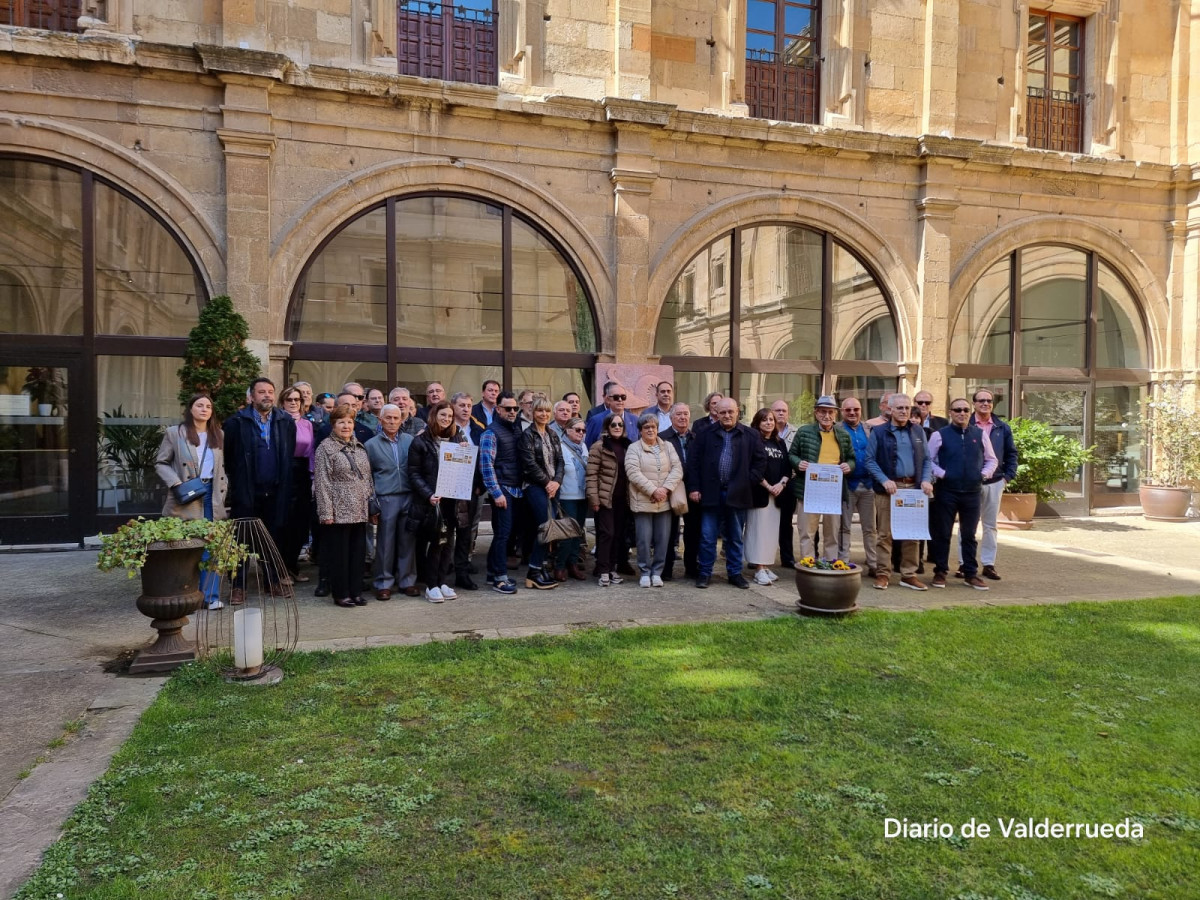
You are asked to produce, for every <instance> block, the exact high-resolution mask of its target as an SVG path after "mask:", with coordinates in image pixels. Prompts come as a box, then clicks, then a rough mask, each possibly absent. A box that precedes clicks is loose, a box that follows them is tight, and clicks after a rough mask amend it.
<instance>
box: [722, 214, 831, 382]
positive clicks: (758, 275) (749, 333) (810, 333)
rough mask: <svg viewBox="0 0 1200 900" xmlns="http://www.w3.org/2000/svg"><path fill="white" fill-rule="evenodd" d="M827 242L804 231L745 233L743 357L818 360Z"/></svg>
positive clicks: (771, 228)
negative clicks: (824, 251) (825, 246)
mask: <svg viewBox="0 0 1200 900" xmlns="http://www.w3.org/2000/svg"><path fill="white" fill-rule="evenodd" d="M823 244H824V238H823V237H822V235H820V234H818V233H817V232H815V231H809V230H808V229H806V228H792V227H788V226H784V225H764V226H761V227H759V228H746V229H744V230H743V231H742V239H741V251H742V278H741V298H740V303H741V319H742V322H741V339H742V355H743V356H747V357H754V358H756V359H819V358H820V356H821V269H822V256H823V254H822V247H823Z"/></svg>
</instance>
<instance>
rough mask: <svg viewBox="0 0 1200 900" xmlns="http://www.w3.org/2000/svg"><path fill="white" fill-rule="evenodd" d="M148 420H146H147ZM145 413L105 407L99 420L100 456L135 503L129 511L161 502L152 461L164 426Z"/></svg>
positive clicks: (151, 508)
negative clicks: (154, 422) (110, 467)
mask: <svg viewBox="0 0 1200 900" xmlns="http://www.w3.org/2000/svg"><path fill="white" fill-rule="evenodd" d="M147 420H149V421H147ZM153 421H154V420H153V419H151V418H150V417H149V416H146V415H137V414H135V413H126V412H125V410H124V408H123V406H118V407H116V408H115V409H111V410H106V411H105V412H104V415H103V416H102V417H101V419H100V421H99V429H98V433H99V436H100V447H99V455H100V459H101V460H102V461H104V462H106V463H108V464H109V465H110V466H112V467H113V469H114V470H115V471H116V473H117V475H118V479H119V482H120V484H121V485H122V486H123V487H124V488H125V489H127V490H128V491H129V499H130V500H132V501H133V503H134V504H135V505H134V507H133V509H131V510H129V511H130V512H153V511H156V510H157V509H159V508H160V507H161V506H162V494H161V491H162V484H161V482H160V481H159V479H158V476H157V475H156V474H155V472H154V461H155V460H156V459H157V458H158V448H159V445H160V444H161V443H162V435H163V429H162V426H161V425H155V424H152V423H153Z"/></svg>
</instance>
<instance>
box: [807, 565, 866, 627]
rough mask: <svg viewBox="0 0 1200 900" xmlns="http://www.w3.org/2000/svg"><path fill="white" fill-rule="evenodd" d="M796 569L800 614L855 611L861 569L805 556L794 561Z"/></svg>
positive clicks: (823, 614)
mask: <svg viewBox="0 0 1200 900" xmlns="http://www.w3.org/2000/svg"><path fill="white" fill-rule="evenodd" d="M795 571H796V590H797V591H798V592H799V593H800V599H799V600H798V601H796V606H797V607H798V608H799V610H800V613H801V615H806V616H845V615H849V614H850V613H852V612H856V611H857V610H858V590H859V588H860V587H862V570H861V569H860V568H859V567H858V566H856V565H854V563H844V562H842V561H841V560H840V559H838V560H834V561H833V562H830V561H829V560H827V559H815V558H813V557H811V556H806V557H804V559H801V560H797V562H796V570H795Z"/></svg>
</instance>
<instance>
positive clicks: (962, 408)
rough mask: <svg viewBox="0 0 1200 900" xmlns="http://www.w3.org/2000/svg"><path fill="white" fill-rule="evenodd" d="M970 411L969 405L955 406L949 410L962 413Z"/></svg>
mask: <svg viewBox="0 0 1200 900" xmlns="http://www.w3.org/2000/svg"><path fill="white" fill-rule="evenodd" d="M970 411H971V407H969V406H956V407H954V408H953V409H952V410H950V412H957V413H964V412H970Z"/></svg>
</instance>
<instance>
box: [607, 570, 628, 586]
mask: <svg viewBox="0 0 1200 900" xmlns="http://www.w3.org/2000/svg"><path fill="white" fill-rule="evenodd" d="M608 580H609V581H610V582H611V583H612V584H620V583H621V582H622V581H624V580H625V579H624V578H622V577H621V576H620V575H618V574H617V573H616V572H609V573H608Z"/></svg>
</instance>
